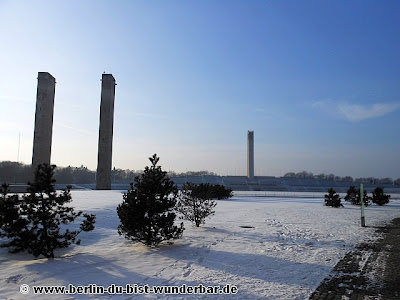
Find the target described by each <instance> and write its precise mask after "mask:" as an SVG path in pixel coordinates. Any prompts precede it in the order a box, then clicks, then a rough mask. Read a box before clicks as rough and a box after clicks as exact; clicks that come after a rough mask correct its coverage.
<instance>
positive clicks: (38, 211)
mask: <svg viewBox="0 0 400 300" xmlns="http://www.w3.org/2000/svg"><path fill="white" fill-rule="evenodd" d="M55 167H56V166H55V165H51V166H50V165H47V164H40V165H39V166H38V167H37V169H36V170H35V177H34V181H33V182H32V183H28V184H29V187H28V194H27V195H24V196H23V199H22V200H21V201H16V199H17V198H14V199H13V200H12V201H11V202H12V205H11V202H10V206H9V208H8V213H6V215H7V216H8V217H9V218H11V219H14V222H16V223H17V224H19V225H18V226H17V227H16V228H12V227H7V226H5V225H4V224H3V226H2V230H3V231H4V232H5V234H6V237H7V238H8V239H9V242H7V243H5V244H4V245H2V246H3V247H12V250H11V251H10V252H12V253H16V252H21V251H28V252H29V253H32V254H33V255H34V256H35V257H38V256H40V255H43V256H45V257H47V258H54V250H55V249H57V248H66V247H68V246H69V245H71V244H73V243H74V244H79V243H80V240H77V239H76V237H77V235H78V234H79V233H81V232H82V231H91V230H93V229H94V224H95V219H96V216H95V215H88V214H83V217H84V220H83V221H82V223H81V224H80V228H79V230H73V231H70V230H69V229H66V230H65V231H64V232H62V231H61V227H60V225H61V224H62V225H63V226H65V225H67V224H69V223H70V222H73V221H75V219H76V218H78V217H79V216H81V215H82V211H78V212H75V211H74V208H73V207H68V206H66V205H65V204H67V203H69V202H71V200H72V199H71V194H70V187H68V188H67V189H65V190H63V192H62V193H61V194H59V195H57V193H56V190H55V187H54V183H55V180H54V179H53V175H54V169H55ZM3 190H4V188H3ZM12 197H13V196H11V198H12ZM3 198H5V195H4V196H3ZM8 199H10V197H9V198H8ZM16 212H18V214H19V216H18V218H16V214H15V213H16Z"/></svg>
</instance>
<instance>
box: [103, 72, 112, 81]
mask: <svg viewBox="0 0 400 300" xmlns="http://www.w3.org/2000/svg"><path fill="white" fill-rule="evenodd" d="M101 80H113V81H115V78H114V76H113V75H112V74H105V73H103V74H102V75H101Z"/></svg>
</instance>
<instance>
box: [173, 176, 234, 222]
mask: <svg viewBox="0 0 400 300" xmlns="http://www.w3.org/2000/svg"><path fill="white" fill-rule="evenodd" d="M217 188H218V187H217ZM230 194H231V193H229V195H230ZM219 195H222V194H219ZM227 196H228V195H227ZM214 197H215V192H214V189H213V186H211V185H210V184H208V183H206V184H203V183H201V184H200V185H196V184H194V183H186V184H184V185H183V188H182V190H181V196H180V198H181V199H180V201H179V202H178V205H177V211H178V212H180V213H181V214H182V215H183V216H182V217H181V219H185V220H188V221H190V222H192V223H194V224H195V225H196V227H199V226H200V225H201V224H205V219H206V218H207V217H209V216H211V215H213V214H214V213H215V211H214V210H213V208H214V207H215V206H216V205H217V202H215V201H214V200H212V199H213V198H214Z"/></svg>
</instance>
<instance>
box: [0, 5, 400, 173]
mask: <svg viewBox="0 0 400 300" xmlns="http://www.w3.org/2000/svg"><path fill="white" fill-rule="evenodd" d="M399 16H400V2H399V1H244V0H243V1H217V0H216V1H207V0H206V1H93V0H88V1H47V0H46V1H18V0H12V1H7V0H6V1H4V0H0V37H1V42H0V45H1V47H0V66H1V72H0V105H1V118H0V128H1V131H0V140H1V150H0V160H11V161H16V160H17V159H18V160H19V161H21V162H24V163H31V159H32V143H33V131H34V118H35V103H36V88H37V73H38V72H49V73H50V74H52V75H53V76H54V77H55V78H56V81H57V85H56V95H55V109H54V126H53V144H52V159H51V160H52V163H55V164H57V165H60V166H67V165H71V166H80V165H85V166H87V167H89V168H90V169H95V168H96V166H97V145H98V126H99V109H100V92H101V81H100V79H101V74H102V73H103V72H106V73H111V74H113V76H114V77H115V79H116V81H117V86H116V96H115V112H114V120H115V121H114V142H113V166H115V167H117V168H124V169H125V168H129V169H135V170H140V169H143V167H144V166H146V165H148V164H149V161H148V157H150V156H151V155H152V154H154V153H157V154H158V155H159V156H160V158H161V159H160V164H161V165H162V166H163V168H164V169H166V170H174V171H178V172H179V171H188V170H209V171H213V172H216V173H219V174H221V175H226V174H230V175H244V174H245V173H246V163H247V162H246V151H247V150H246V149H247V131H248V130H254V138H255V173H256V175H276V176H280V175H284V174H285V173H286V172H289V171H294V172H299V171H302V170H307V171H311V172H313V173H315V174H319V173H334V174H336V175H339V176H345V175H350V176H353V177H359V176H365V177H366V176H374V177H387V176H388V177H392V178H399V177H400V155H399V153H400V133H399V129H400V118H399V112H400V38H399V37H400V18H399ZM19 136H20V143H19V145H20V146H19V148H18V141H19ZM18 149H19V152H18Z"/></svg>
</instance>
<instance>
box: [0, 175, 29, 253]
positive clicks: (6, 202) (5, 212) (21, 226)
mask: <svg viewBox="0 0 400 300" xmlns="http://www.w3.org/2000/svg"><path fill="white" fill-rule="evenodd" d="M8 187H9V185H8V184H6V183H4V184H2V186H1V188H0V189H1V191H0V192H1V197H0V237H2V238H6V239H7V240H9V241H8V243H5V244H2V245H1V246H2V247H6V246H7V245H8V244H10V246H17V247H21V246H23V245H24V244H25V241H26V240H25V239H16V236H17V235H24V234H25V233H26V226H27V224H28V221H27V220H26V219H25V218H20V209H19V204H20V200H19V198H18V195H8V193H9V191H10V190H9V189H8ZM20 244H21V245H20Z"/></svg>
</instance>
